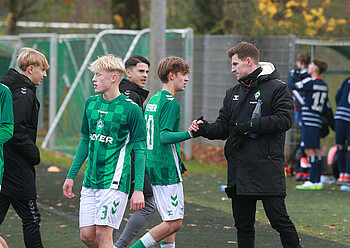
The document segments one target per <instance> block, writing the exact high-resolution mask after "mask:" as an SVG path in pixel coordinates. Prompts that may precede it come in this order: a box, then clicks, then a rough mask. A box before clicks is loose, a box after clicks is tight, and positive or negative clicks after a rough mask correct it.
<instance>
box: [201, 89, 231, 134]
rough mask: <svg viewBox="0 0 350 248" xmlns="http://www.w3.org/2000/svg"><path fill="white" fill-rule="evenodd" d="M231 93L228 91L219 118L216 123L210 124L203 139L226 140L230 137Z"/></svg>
mask: <svg viewBox="0 0 350 248" xmlns="http://www.w3.org/2000/svg"><path fill="white" fill-rule="evenodd" d="M228 99H230V91H229V90H228V91H226V96H225V98H224V101H223V105H222V107H221V109H220V111H219V116H218V117H217V118H216V121H215V122H214V123H208V124H207V126H206V128H205V133H204V134H203V137H205V138H208V139H210V140H214V139H221V140H225V139H227V138H228V135H229V128H230V110H229V100H228Z"/></svg>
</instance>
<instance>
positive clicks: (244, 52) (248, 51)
mask: <svg viewBox="0 0 350 248" xmlns="http://www.w3.org/2000/svg"><path fill="white" fill-rule="evenodd" d="M235 54H237V56H238V58H239V59H240V60H244V59H246V58H248V57H250V58H251V59H252V60H253V61H254V63H255V64H259V54H260V52H259V50H258V49H257V48H256V47H255V46H254V45H253V44H251V43H249V42H246V41H243V42H240V43H238V44H237V45H236V46H234V47H232V48H230V49H229V50H228V51H227V56H228V57H229V58H230V59H232V57H233V55H235Z"/></svg>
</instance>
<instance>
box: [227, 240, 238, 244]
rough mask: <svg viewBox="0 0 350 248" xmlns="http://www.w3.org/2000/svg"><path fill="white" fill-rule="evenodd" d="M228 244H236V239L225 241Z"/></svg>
mask: <svg viewBox="0 0 350 248" xmlns="http://www.w3.org/2000/svg"><path fill="white" fill-rule="evenodd" d="M227 243H228V244H237V242H236V241H227Z"/></svg>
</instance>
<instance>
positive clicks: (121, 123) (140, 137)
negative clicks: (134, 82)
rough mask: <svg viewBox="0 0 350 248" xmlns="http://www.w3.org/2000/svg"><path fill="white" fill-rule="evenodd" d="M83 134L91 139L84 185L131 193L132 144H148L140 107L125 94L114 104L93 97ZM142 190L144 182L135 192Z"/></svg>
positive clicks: (87, 105)
mask: <svg viewBox="0 0 350 248" xmlns="http://www.w3.org/2000/svg"><path fill="white" fill-rule="evenodd" d="M81 132H82V134H83V135H87V136H88V137H89V148H88V149H89V150H88V160H87V166H86V170H85V176H84V183H83V186H84V187H87V188H92V189H107V188H116V189H118V190H120V191H122V192H125V193H127V194H128V193H129V192H130V183H131V158H130V152H131V150H132V147H133V146H132V143H136V142H140V141H141V142H145V141H146V128H145V119H144V117H143V114H142V111H141V109H140V107H139V106H138V105H137V104H136V103H134V102H133V101H132V100H130V99H129V98H127V97H126V96H125V95H123V94H121V95H120V96H118V97H117V98H115V99H113V100H111V101H106V100H105V99H103V97H102V95H97V96H92V97H90V98H89V99H88V100H87V101H86V104H85V112H84V117H83V122H82V127H81ZM135 170H143V173H144V166H143V167H142V166H141V165H140V166H139V165H138V166H135ZM73 176H75V175H73ZM68 178H69V177H68ZM142 187H143V182H142V184H141V185H136V184H135V189H138V190H141V191H142Z"/></svg>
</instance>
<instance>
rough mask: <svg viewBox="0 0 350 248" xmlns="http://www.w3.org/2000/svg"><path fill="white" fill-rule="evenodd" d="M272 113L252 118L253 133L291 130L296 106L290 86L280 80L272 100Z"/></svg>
mask: <svg viewBox="0 0 350 248" xmlns="http://www.w3.org/2000/svg"><path fill="white" fill-rule="evenodd" d="M271 109H272V114H271V115H269V116H263V117H261V118H255V119H253V120H252V132H253V133H261V134H264V133H266V134H268V133H282V132H285V131H287V130H289V129H290V128H291V127H292V124H293V115H294V106H293V97H292V92H291V90H290V88H289V87H288V86H287V85H286V84H284V83H282V82H280V87H276V88H275V90H274V92H273V98H272V101H271Z"/></svg>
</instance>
